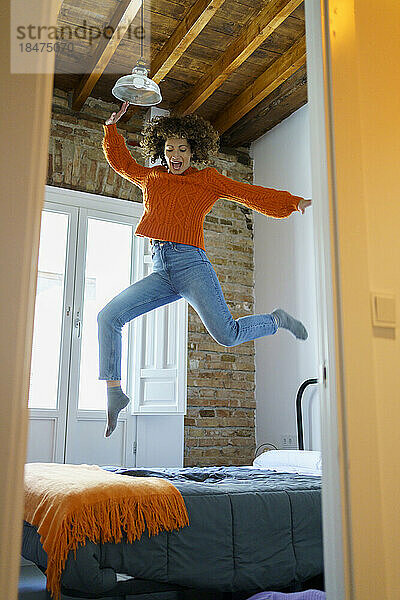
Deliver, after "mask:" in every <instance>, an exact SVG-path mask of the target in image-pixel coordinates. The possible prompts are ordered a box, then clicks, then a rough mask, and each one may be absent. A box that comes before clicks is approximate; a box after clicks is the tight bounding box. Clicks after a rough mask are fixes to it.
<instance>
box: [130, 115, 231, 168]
mask: <svg viewBox="0 0 400 600" xmlns="http://www.w3.org/2000/svg"><path fill="white" fill-rule="evenodd" d="M142 135H143V138H142V140H141V141H140V147H141V148H142V150H143V154H144V156H145V157H146V158H150V159H151V160H153V161H154V160H156V159H157V158H160V159H161V162H162V164H163V165H164V166H167V162H166V160H165V156H164V149H165V142H166V140H167V138H169V137H178V138H185V139H186V140H187V141H188V143H189V146H190V151H191V153H192V156H191V161H192V162H195V163H202V164H209V162H210V160H209V157H210V155H214V154H216V153H217V152H218V150H219V134H218V133H217V131H216V130H215V129H214V128H213V126H212V125H211V123H210V122H209V121H206V120H205V119H203V117H200V116H199V115H185V116H184V117H180V116H164V117H163V116H157V117H153V119H151V120H150V121H149V122H147V123H146V124H145V125H144V126H143V128H142Z"/></svg>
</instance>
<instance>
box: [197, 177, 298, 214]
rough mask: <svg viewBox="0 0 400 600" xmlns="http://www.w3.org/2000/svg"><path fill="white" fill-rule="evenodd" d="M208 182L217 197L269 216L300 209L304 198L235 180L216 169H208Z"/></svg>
mask: <svg viewBox="0 0 400 600" xmlns="http://www.w3.org/2000/svg"><path fill="white" fill-rule="evenodd" d="M208 176H209V184H210V187H211V188H212V189H213V190H214V192H215V193H216V194H217V196H218V197H219V198H225V199H227V200H233V201H234V202H238V203H239V204H244V206H247V207H248V208H252V209H253V210H255V211H257V212H259V213H262V214H264V215H267V216H269V217H275V218H284V217H288V216H289V215H291V214H292V212H294V211H296V210H298V211H301V212H303V211H302V210H301V208H302V204H300V207H299V203H300V201H301V200H304V199H303V198H302V197H301V196H294V195H293V194H291V193H290V192H285V191H283V190H275V189H272V188H266V187H264V186H261V185H253V184H251V183H244V182H242V181H235V180H234V179H231V178H230V177H226V176H225V175H221V173H219V171H217V169H215V168H214V167H210V168H209V169H208Z"/></svg>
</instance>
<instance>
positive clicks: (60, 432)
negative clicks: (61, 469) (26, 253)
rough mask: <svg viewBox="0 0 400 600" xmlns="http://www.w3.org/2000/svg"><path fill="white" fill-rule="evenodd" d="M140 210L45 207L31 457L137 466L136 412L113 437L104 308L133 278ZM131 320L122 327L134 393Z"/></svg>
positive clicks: (125, 380) (123, 418) (125, 382)
mask: <svg viewBox="0 0 400 600" xmlns="http://www.w3.org/2000/svg"><path fill="white" fill-rule="evenodd" d="M136 223H137V219H136V218H135V217H132V216H129V215H121V214H117V213H110V212H103V211H98V210H95V209H93V208H84V207H76V206H65V205H64V204H57V203H53V202H46V205H45V209H44V210H43V212H42V225H41V238H40V249H39V265H38V281H37V294H36V305H35V321H34V337H33V348H32V366H31V383H30V393H29V408H30V432H29V443H28V455H27V462H31V461H43V462H51V461H55V462H68V463H83V462H86V463H89V464H90V463H95V464H102V465H104V464H115V465H126V464H129V465H134V464H135V454H134V450H135V444H134V442H135V430H136V422H135V421H136V417H135V416H134V415H130V414H128V412H127V410H125V411H123V413H121V415H120V419H119V420H120V423H119V425H118V427H117V429H116V431H115V432H114V433H113V435H112V436H111V437H110V438H108V439H105V438H104V436H103V433H104V428H105V422H106V420H105V408H106V396H107V395H106V384H105V382H104V381H100V380H99V379H98V339H97V314H98V313H99V311H100V310H101V309H102V308H103V306H104V305H105V304H106V303H107V302H108V301H109V300H111V298H113V297H114V296H115V295H116V294H118V293H119V292H120V291H122V290H123V289H125V288H126V287H127V286H129V285H130V283H131V282H132V281H133V268H132V265H133V248H134V245H133V235H134V229H135V226H136ZM131 342H132V340H131V324H128V325H127V326H126V327H124V328H123V330H122V373H121V376H122V380H121V384H122V388H123V389H124V390H126V391H127V393H128V395H129V394H130V391H131V390H130V387H131V386H132V381H131V378H130V377H128V369H127V365H128V359H129V354H130V352H131V345H132V344H131Z"/></svg>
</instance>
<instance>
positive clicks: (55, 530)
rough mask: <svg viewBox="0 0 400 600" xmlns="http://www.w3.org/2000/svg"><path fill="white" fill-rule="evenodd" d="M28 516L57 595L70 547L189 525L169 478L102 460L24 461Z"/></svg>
mask: <svg viewBox="0 0 400 600" xmlns="http://www.w3.org/2000/svg"><path fill="white" fill-rule="evenodd" d="M24 519H25V521H27V522H28V523H31V524H32V525H35V527H37V529H38V533H39V535H40V541H41V543H42V546H43V549H44V550H45V552H46V553H47V571H46V575H47V589H48V590H49V591H50V592H51V595H52V596H53V597H54V598H55V600H58V598H59V596H60V576H61V572H62V570H63V568H64V566H65V562H66V559H67V556H68V552H69V551H70V550H76V548H77V547H78V546H79V545H84V544H85V543H86V539H89V540H91V541H93V542H100V541H101V542H120V541H121V539H122V536H123V532H125V533H126V536H127V540H128V541H129V542H132V541H134V540H136V539H138V538H140V537H141V535H142V533H143V532H144V530H145V528H146V527H147V530H148V533H149V536H150V535H154V534H157V533H159V531H161V530H166V531H171V530H173V529H178V528H179V527H184V526H185V525H188V524H189V518H188V514H187V511H186V506H185V503H184V501H183V498H182V496H181V494H180V492H179V490H177V489H176V487H175V486H173V485H172V483H170V482H169V481H166V480H165V479H161V478H158V477H128V476H126V475H117V474H115V473H111V472H108V471H105V470H104V469H101V468H100V467H98V466H97V465H65V464H57V463H28V464H26V465H25V511H24Z"/></svg>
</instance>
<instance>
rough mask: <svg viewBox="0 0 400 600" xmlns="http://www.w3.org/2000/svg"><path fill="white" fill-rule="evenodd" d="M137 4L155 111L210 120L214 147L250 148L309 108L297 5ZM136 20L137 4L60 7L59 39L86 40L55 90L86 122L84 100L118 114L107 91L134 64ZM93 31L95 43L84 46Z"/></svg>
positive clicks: (60, 69)
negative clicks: (156, 91) (70, 34)
mask: <svg viewBox="0 0 400 600" xmlns="http://www.w3.org/2000/svg"><path fill="white" fill-rule="evenodd" d="M144 2H145V4H144V10H143V15H144V16H143V19H144V20H143V23H144V29H145V31H150V36H148V37H146V40H149V45H148V46H146V47H145V52H144V55H145V57H146V58H147V67H148V69H149V77H151V78H152V79H153V80H154V81H155V82H156V83H158V85H159V86H160V90H161V93H162V97H163V100H162V102H161V103H160V104H158V105H157V106H159V107H160V108H165V109H168V110H170V112H171V114H177V115H186V114H191V113H196V114H199V115H201V116H202V117H204V118H205V119H208V120H209V121H210V122H211V123H212V124H213V126H214V127H215V128H216V129H217V130H218V131H219V133H220V135H221V147H223V146H231V147H240V146H243V147H247V146H248V145H249V144H250V143H251V142H252V141H254V140H256V139H257V138H259V137H260V136H261V135H262V134H263V133H265V132H266V131H268V130H269V129H271V128H272V127H274V126H275V125H276V124H277V123H279V122H280V121H282V120H283V119H285V118H286V117H288V116H289V115H290V114H291V113H293V112H294V111H295V110H297V109H298V108H300V107H301V106H303V104H305V103H306V102H307V76H306V45H305V19H304V5H303V2H302V1H300V0H144ZM141 16H142V15H141V0H105V1H102V2H96V1H95V0H65V1H64V2H63V4H62V6H61V10H60V13H59V16H58V22H57V26H58V28H59V31H61V28H62V27H64V28H65V29H67V28H68V27H69V28H73V27H80V28H81V31H84V30H86V33H87V35H86V36H85V37H86V39H76V37H74V41H73V53H72V54H70V55H68V54H67V53H61V54H59V55H57V58H56V68H55V76H54V86H55V87H58V88H61V89H64V90H68V91H69V92H70V99H71V109H72V110H73V111H75V112H78V113H79V112H82V113H84V110H85V101H86V100H87V98H88V97H89V96H92V97H94V98H101V99H102V100H104V101H106V102H114V103H115V104H116V107H118V106H120V104H121V103H120V102H119V101H118V100H116V98H114V96H113V95H112V94H111V89H112V87H113V85H114V83H115V81H116V80H117V79H118V77H120V76H121V75H127V74H129V73H131V71H132V68H133V67H134V66H135V64H136V61H137V59H138V58H140V54H141V47H140V40H139V39H137V36H135V35H132V28H133V30H134V31H135V27H138V26H139V27H140V24H141ZM106 25H107V26H108V29H107V35H105V34H103V32H104V28H105V26H106ZM95 27H97V28H98V29H99V31H101V32H102V35H99V36H98V38H97V39H92V40H89V37H90V36H89V34H88V32H89V29H91V30H92V31H96V30H95V29H94V28H95ZM81 37H82V38H83V37H84V36H81ZM63 39H65V34H63ZM146 111H147V108H144V107H140V108H139V107H136V106H133V105H131V106H130V107H129V109H128V111H127V113H126V114H125V115H124V117H123V118H122V119H121V121H122V120H123V121H124V123H125V125H124V126H126V127H127V128H132V129H134V128H135V125H136V126H139V127H140V126H141V124H142V123H143V121H144V117H145V113H146ZM130 126H131V127H130Z"/></svg>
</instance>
